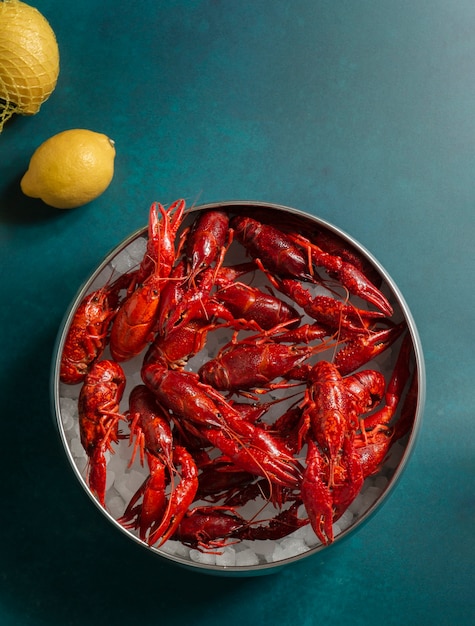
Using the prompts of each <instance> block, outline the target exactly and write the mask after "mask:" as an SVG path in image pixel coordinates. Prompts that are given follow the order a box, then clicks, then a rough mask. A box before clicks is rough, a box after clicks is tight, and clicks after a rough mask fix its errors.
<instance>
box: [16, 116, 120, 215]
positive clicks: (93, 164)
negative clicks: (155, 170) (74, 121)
mask: <svg viewBox="0 0 475 626" xmlns="http://www.w3.org/2000/svg"><path fill="white" fill-rule="evenodd" d="M114 158H115V148H114V142H113V141H112V140H111V139H109V137H107V136H106V135H103V134H101V133H96V132H94V131H92V130H84V129H82V128H76V129H72V130H65V131H63V132H61V133H58V134H57V135H53V137H50V138H49V139H47V140H46V141H45V142H44V143H42V144H41V145H40V146H39V148H37V149H36V150H35V152H34V153H33V156H32V157H31V160H30V164H29V166H28V170H27V171H26V173H25V174H24V176H23V178H22V179H21V183H20V186H21V189H22V191H23V193H24V194H25V195H27V196H30V197H31V198H41V200H43V202H45V203H46V204H48V205H50V206H52V207H55V208H56V209H73V208H75V207H78V206H82V205H83V204H87V203H88V202H91V200H94V199H95V198H97V197H98V196H100V195H101V194H102V193H103V192H104V191H105V190H106V189H107V187H108V186H109V184H110V182H111V180H112V177H113V176H114Z"/></svg>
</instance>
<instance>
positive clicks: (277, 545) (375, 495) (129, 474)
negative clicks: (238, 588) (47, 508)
mask: <svg viewBox="0 0 475 626" xmlns="http://www.w3.org/2000/svg"><path fill="white" fill-rule="evenodd" d="M218 208H219V209H223V210H226V211H229V212H230V213H232V214H235V213H239V212H248V211H255V212H258V211H262V210H264V211H271V212H272V215H273V216H274V217H275V224H276V225H277V224H279V223H282V222H283V223H286V224H289V223H295V225H296V226H297V227H298V228H299V229H300V230H301V231H302V232H303V233H304V234H307V235H310V234H311V233H312V232H314V231H315V229H318V230H320V231H323V232H327V233H330V234H331V235H334V236H336V237H338V238H340V239H341V240H342V241H343V242H344V243H345V245H346V246H347V247H349V248H352V249H353V250H355V251H356V252H357V253H359V254H360V255H361V256H362V257H364V258H365V260H366V262H367V263H368V264H369V266H370V268H371V270H372V271H373V272H375V273H376V275H377V276H378V277H379V280H380V281H381V290H382V291H383V293H384V294H385V295H386V297H387V298H388V299H389V301H390V302H391V304H392V306H393V308H394V315H393V316H392V319H393V320H394V321H395V322H400V321H401V320H405V321H406V323H407V327H408V333H409V335H410V339H411V343H412V354H411V366H412V368H413V370H414V376H415V377H416V378H417V389H418V391H417V394H418V395H417V401H416V404H415V409H414V415H413V425H412V428H411V429H410V430H409V432H408V434H407V435H406V436H405V437H404V438H402V439H400V440H399V441H398V442H396V444H394V445H393V446H392V447H391V449H390V452H389V454H388V456H387V458H386V460H385V461H384V464H383V466H382V467H381V470H380V471H379V473H378V474H377V475H375V476H372V477H370V478H367V479H366V482H365V485H364V487H363V490H362V492H361V493H360V495H359V496H358V497H357V498H356V500H355V501H354V502H353V504H352V505H351V506H350V509H349V511H348V515H347V517H346V519H345V521H344V522H341V523H337V526H336V527H335V541H334V543H333V544H331V545H335V544H336V543H339V542H340V541H342V540H343V539H345V538H346V537H348V536H349V535H350V534H351V533H353V532H355V531H356V530H357V529H358V528H360V527H361V526H362V524H364V523H366V522H367V521H368V520H369V519H370V518H371V516H372V515H373V514H374V513H375V512H376V511H377V510H378V509H379V508H380V507H381V506H382V504H383V503H384V502H386V500H387V498H388V496H389V495H390V493H391V492H392V491H393V489H394V488H395V486H396V484H397V483H398V481H399V479H400V477H401V474H402V472H403V470H404V468H405V467H406V465H407V462H408V460H409V457H410V454H411V452H412V450H413V448H414V445H415V442H416V437H417V434H418V432H419V429H420V424H421V420H422V414H423V409H424V402H425V389H426V385H425V369H424V359H423V354H422V347H421V342H420V339H419V335H418V332H417V329H416V325H415V323H414V320H413V317H412V315H411V312H410V310H409V307H408V306H407V304H406V302H405V300H404V298H403V296H402V294H401V292H400V291H399V289H398V287H397V285H396V284H395V283H394V281H393V280H392V279H391V277H390V276H389V274H388V273H387V272H386V270H385V269H384V268H383V267H382V266H381V264H380V263H379V262H378V261H377V260H376V259H375V258H374V257H373V256H372V254H371V253H370V252H368V251H367V250H366V249H365V248H364V247H363V246H362V245H361V244H359V243H358V242H357V241H355V240H354V239H353V238H352V237H350V236H349V235H347V234H346V233H344V232H343V231H341V230H340V229H338V228H336V227H335V226H333V225H332V224H330V223H328V222H326V221H324V220H321V219H319V218H316V217H313V216H311V215H308V214H306V213H303V212H301V211H299V210H296V209H293V208H289V207H285V206H280V205H275V204H267V203H261V202H249V201H245V202H241V201H239V202H223V203H214V204H207V205H202V206H197V207H194V208H192V209H190V210H189V215H187V217H186V219H185V221H184V224H183V228H184V227H186V226H187V225H189V224H190V223H191V220H193V219H194V218H195V217H196V215H197V213H198V212H199V211H206V210H209V209H218ZM146 238H147V227H144V228H142V229H140V230H138V231H137V232H135V233H133V234H131V235H130V236H129V237H127V238H126V239H125V240H124V241H122V242H121V243H120V244H119V245H118V246H117V247H116V248H115V249H114V250H112V251H111V252H110V253H109V254H108V255H107V256H106V258H105V259H104V260H103V261H102V262H101V263H100V264H99V266H98V267H97V269H96V270H95V271H94V272H93V273H92V275H91V276H90V277H89V278H88V279H87V281H86V282H85V283H84V285H83V286H82V287H81V288H80V289H79V291H78V293H77V295H76V297H75V298H74V300H73V302H72V303H71V305H70V307H69V309H68V311H67V313H66V315H65V317H64V320H63V322H62V325H61V328H60V330H59V334H58V338H57V345H56V348H55V353H54V360H53V366H52V376H51V397H52V407H53V413H54V418H55V422H56V425H57V428H58V432H59V436H60V438H61V442H62V445H63V447H64V451H65V453H66V456H67V458H68V460H69V463H70V465H71V468H72V470H73V472H74V474H75V475H76V478H77V480H78V481H79V483H80V485H81V486H82V488H83V489H84V490H85V491H86V493H87V494H88V495H89V496H90V498H91V500H92V502H93V504H94V505H95V506H97V507H98V508H99V510H100V511H101V513H102V514H103V515H104V516H105V517H106V518H107V519H108V520H109V522H110V523H111V525H112V526H114V527H115V528H116V529H117V530H119V531H120V532H123V533H125V535H126V536H127V537H128V538H129V539H131V540H132V541H134V542H136V543H137V544H138V545H139V546H141V547H142V548H143V549H146V550H148V551H150V552H152V553H154V554H156V555H157V557H160V558H162V559H165V560H167V561H169V562H171V563H174V564H177V565H180V566H185V567H187V568H189V569H192V570H194V571H197V572H203V573H208V574H215V575H234V576H255V575H261V574H268V573H271V572H276V571H278V570H280V569H281V568H282V567H284V566H286V565H289V564H291V563H295V562H297V561H299V560H301V559H304V558H309V557H311V556H313V555H315V554H316V553H318V552H320V551H321V550H323V549H328V548H329V547H331V546H325V545H323V544H322V543H320V542H319V541H318V539H317V538H316V536H315V535H314V534H313V531H312V530H311V528H310V526H307V527H304V528H302V529H299V530H298V531H296V532H295V533H294V534H293V535H291V536H289V537H287V538H284V539H281V540H279V541H277V542H274V541H271V540H266V541H254V542H252V541H241V542H240V543H239V544H237V545H236V544H233V545H232V546H228V547H225V548H224V549H223V550H222V551H221V552H222V554H218V555H215V554H214V555H213V554H207V553H202V552H200V551H198V550H195V549H192V548H190V547H187V546H184V545H182V544H180V543H179V542H177V541H173V540H169V541H168V542H167V543H165V544H164V546H163V547H161V548H155V547H150V546H148V545H147V544H146V543H145V542H143V541H141V540H140V539H139V538H138V536H137V534H136V532H135V531H131V530H127V529H125V528H124V527H123V526H122V525H121V524H120V523H119V522H118V521H117V518H118V517H120V515H121V514H122V513H123V509H124V506H125V505H126V499H127V495H129V496H130V493H133V492H134V491H135V489H136V488H137V487H138V486H139V483H140V482H141V480H142V479H143V476H145V475H146V474H143V475H142V474H141V473H140V472H141V471H143V472H146V471H145V470H141V468H140V467H139V468H137V466H135V469H134V468H132V469H131V470H129V469H128V468H127V463H126V460H124V459H122V460H120V456H119V455H113V457H111V458H110V460H109V461H108V471H109V469H110V473H112V474H114V475H115V476H116V481H115V482H116V483H117V484H118V483H119V481H118V479H117V475H118V474H120V472H123V476H122V477H121V478H120V480H121V481H122V482H124V483H125V482H127V481H129V483H128V484H127V487H124V486H121V488H120V489H121V491H120V490H119V491H118V490H117V487H116V484H115V483H114V485H113V487H112V488H111V489H109V491H108V500H107V508H103V507H102V506H101V505H100V504H99V502H98V501H97V499H96V498H95V497H94V495H92V493H91V491H90V489H89V487H88V484H87V480H86V477H85V467H86V457H85V453H84V451H83V450H82V448H81V446H80V442H79V435H78V432H79V428H78V420H77V398H78V395H79V390H80V385H75V386H69V385H64V384H63V383H61V382H60V378H59V371H60V362H61V355H62V351H63V347H64V342H65V339H66V335H67V332H68V328H69V326H70V324H71V320H72V318H73V315H74V313H75V311H76V309H77V307H78V305H79V303H80V302H81V301H82V299H83V298H84V296H85V295H86V294H88V293H89V292H91V291H93V290H94V289H97V288H98V287H100V286H102V285H104V284H105V283H106V282H107V281H108V280H110V277H111V275H112V274H113V273H114V272H115V273H117V272H124V271H127V270H128V269H131V268H132V266H134V264H135V265H136V264H137V263H138V262H140V259H141V255H142V254H143V251H144V248H145V244H146ZM131 252H132V255H131V254H130V253H131ZM235 254H236V253H235ZM240 255H241V256H240ZM242 260H245V259H244V252H240V253H238V254H237V256H235V257H234V262H239V261H242ZM398 346H399V343H396V344H394V346H393V347H391V348H390V349H388V350H387V351H386V352H385V353H383V355H380V356H379V357H377V358H376V359H374V360H373V361H372V362H371V364H370V365H369V366H368V367H373V366H374V367H376V368H377V369H380V370H381V371H382V372H383V373H385V374H386V375H387V377H389V375H390V373H391V371H392V368H393V367H394V364H395V360H396V358H397V352H398ZM142 357H143V355H142ZM126 367H127V370H126V371H127V376H128V383H127V388H126V393H125V394H124V399H123V401H122V405H121V410H124V411H125V410H126V408H127V398H128V393H129V392H130V389H131V388H132V387H133V386H134V385H135V384H138V383H139V382H140V376H139V373H138V372H139V369H140V360H137V359H134V360H133V361H132V362H131V363H130V364H128V365H126ZM289 393H290V392H289ZM124 445H126V444H124ZM121 463H122V467H120V465H121Z"/></svg>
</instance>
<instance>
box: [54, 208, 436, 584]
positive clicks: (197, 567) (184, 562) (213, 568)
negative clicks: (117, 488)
mask: <svg viewBox="0 0 475 626" xmlns="http://www.w3.org/2000/svg"><path fill="white" fill-rule="evenodd" d="M251 207H256V208H263V209H272V210H276V211H280V212H285V213H291V214H294V215H296V216H298V217H300V218H302V219H303V220H308V221H310V222H312V223H313V225H317V226H321V227H323V228H326V229H327V230H329V231H330V232H332V233H334V234H335V235H338V236H339V237H341V238H342V239H344V240H345V241H346V242H347V243H349V244H351V246H352V247H353V248H355V249H356V250H357V251H358V252H359V253H360V254H362V255H363V256H364V257H366V259H367V260H368V261H370V262H371V264H372V265H373V266H374V268H375V269H376V271H377V272H378V273H379V274H380V276H381V277H382V279H383V280H384V281H385V283H386V285H387V286H388V288H389V289H390V290H391V295H392V297H393V298H394V299H395V300H396V301H397V303H398V306H399V308H400V310H401V313H402V314H403V316H404V319H405V321H406V322H407V327H408V332H409V333H410V335H411V341H412V346H413V353H414V363H415V364H414V366H415V368H416V370H415V371H416V375H417V382H418V393H417V405H416V409H415V415H414V423H413V426H412V429H411V432H410V433H409V435H408V438H407V443H406V444H405V449H404V453H403V454H402V457H401V459H400V461H399V463H398V466H397V467H396V469H395V470H394V473H393V475H392V477H391V481H390V483H389V485H388V486H387V488H386V489H384V490H383V492H382V493H381V495H380V496H379V498H377V500H376V501H375V502H374V503H373V504H372V505H371V506H370V507H369V509H368V510H367V511H366V512H365V513H364V514H363V515H361V517H360V518H359V519H358V520H356V521H354V522H353V523H352V524H351V526H350V527H349V528H348V529H346V530H343V531H342V533H340V534H339V535H337V536H336V537H335V540H334V542H333V543H332V544H330V545H328V546H325V545H323V544H318V545H316V546H314V547H312V548H309V549H308V550H307V551H305V552H303V553H300V554H296V555H294V556H292V557H288V558H286V559H282V560H280V561H275V562H269V563H259V564H258V565H250V566H249V565H248V566H239V565H234V566H221V565H215V564H207V563H199V562H193V561H191V560H189V559H184V558H182V557H181V556H180V555H176V554H172V553H168V552H166V551H163V550H160V549H157V548H154V547H151V546H149V545H148V544H146V543H145V542H144V541H142V540H141V539H139V538H138V537H136V536H135V535H133V534H132V533H131V532H130V531H129V530H127V529H126V528H124V527H123V526H122V525H121V524H120V523H119V522H118V521H117V520H116V519H115V518H114V517H113V516H112V515H111V514H110V513H109V511H107V510H106V509H105V508H103V507H102V506H101V505H100V503H99V502H98V501H97V499H96V498H95V497H94V496H93V494H92V493H91V491H90V490H89V488H88V487H87V484H86V482H85V480H84V478H83V476H82V474H81V472H80V471H79V469H78V467H77V465H76V463H75V461H74V459H73V456H72V453H71V450H70V447H69V444H68V442H67V439H66V435H65V431H64V427H63V423H62V420H61V408H60V394H59V388H60V387H59V386H60V381H59V368H60V362H61V354H62V349H63V346H64V341H65V338H66V333H67V329H68V327H69V324H70V322H71V320H72V317H73V315H74V312H75V310H76V308H77V306H78V304H79V302H80V301H81V300H82V298H83V297H84V296H85V295H86V294H87V292H88V290H89V289H90V288H91V285H92V284H93V283H94V281H95V280H96V279H97V277H98V276H99V275H100V274H101V272H102V271H103V270H104V269H105V268H106V267H107V265H109V263H110V262H111V260H112V259H113V258H114V257H115V256H116V255H118V254H119V253H120V252H121V251H122V250H123V249H124V248H126V247H127V246H128V245H129V244H130V243H131V242H132V241H134V240H135V239H137V238H139V237H144V236H146V235H147V231H148V226H143V227H140V228H138V229H136V230H135V231H133V232H132V233H130V234H129V235H128V236H127V237H125V238H124V239H123V240H122V241H120V242H119V243H118V244H117V245H116V246H114V247H113V248H112V249H111V250H110V251H109V252H108V253H107V254H106V255H105V256H104V258H103V259H102V261H101V262H100V263H99V265H97V266H96V268H95V269H94V271H93V272H92V273H91V274H89V275H88V277H87V278H86V279H85V280H84V281H83V282H82V284H81V285H80V287H79V289H78V290H77V292H76V294H75V295H74V297H73V299H72V300H71V302H70V304H69V306H68V307H67V309H66V312H65V314H64V316H63V319H62V321H61V323H60V326H59V329H58V332H57V336H56V339H55V343H54V349H53V358H52V365H51V374H50V401H51V409H52V416H53V420H54V422H55V425H56V430H57V432H58V434H59V438H60V441H61V443H62V447H63V450H64V452H65V454H66V456H67V458H68V461H69V464H70V466H71V468H72V470H73V472H74V474H75V475H76V478H77V479H78V481H79V483H80V484H81V486H82V487H83V489H84V490H85V492H86V494H87V495H88V497H89V498H90V499H91V500H92V502H93V503H94V505H95V506H96V507H97V508H98V509H99V510H100V512H101V513H102V515H104V516H105V517H106V518H108V520H109V521H110V522H112V523H113V525H114V526H115V527H116V528H118V529H119V530H120V531H121V532H122V533H123V534H124V535H125V536H126V537H127V538H128V539H132V540H134V541H135V542H136V543H137V544H138V545H139V546H141V547H143V548H145V549H146V550H147V552H152V553H153V554H154V555H157V556H159V557H160V558H161V559H163V560H165V561H166V562H169V563H173V564H175V565H178V566H180V567H185V568H186V569H188V570H192V571H197V572H199V573H208V574H213V575H220V576H221V575H234V576H235V575H241V576H258V575H261V574H267V573H273V572H277V571H280V570H281V569H282V568H283V567H285V566H287V565H289V564H292V563H296V562H298V561H300V560H302V559H304V558H308V557H309V556H313V555H315V554H317V553H319V552H321V551H322V550H325V549H328V548H331V547H333V546H335V545H338V544H340V543H341V542H342V541H345V540H347V539H349V538H350V537H352V536H353V534H354V532H355V531H356V530H357V529H359V528H360V527H361V526H362V525H364V524H366V523H368V522H369V521H370V520H371V518H372V517H373V515H374V514H375V513H376V511H378V510H380V508H381V506H382V505H383V504H384V503H386V502H387V500H388V498H389V497H390V495H391V494H392V493H393V492H394V488H395V487H396V485H397V484H398V483H399V481H400V478H401V475H402V473H403V472H404V470H405V469H406V466H407V463H408V461H409V458H410V456H411V455H412V452H413V450H414V447H415V445H416V442H417V440H418V438H419V434H420V430H421V423H422V418H423V413H424V408H425V400H426V370H425V361H424V355H423V349H422V343H421V339H420V336H419V333H418V330H417V327H416V323H415V320H414V317H413V315H412V313H411V311H410V309H409V306H408V304H407V302H406V300H405V298H404V296H403V294H402V292H401V290H400V289H399V287H398V286H397V284H396V283H395V281H394V280H393V279H392V277H391V276H390V274H389V273H388V272H387V270H386V269H385V267H383V265H382V264H381V263H380V262H379V261H378V259H376V257H375V256H374V255H373V254H372V253H371V252H370V251H369V250H368V249H367V248H366V247H365V246H364V245H362V244H361V243H360V242H359V241H357V240H356V239H354V238H353V237H352V236H351V235H349V234H348V233H347V232H346V231H344V230H343V229H341V228H339V227H337V226H335V225H334V224H332V223H331V222H328V221H327V220H325V219H322V218H320V217H318V216H315V215H313V214H311V213H308V212H305V211H303V210H301V209H296V208H293V207H289V206H286V205H281V204H275V203H270V202H263V201H253V200H233V201H231V200H227V201H222V202H212V203H205V204H200V205H194V206H192V207H190V208H187V209H186V215H188V214H192V213H195V212H198V211H205V210H206V211H207V210H216V209H225V210H228V211H231V210H232V209H233V208H235V209H244V208H251ZM185 217H186V216H185Z"/></svg>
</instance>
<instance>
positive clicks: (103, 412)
mask: <svg viewBox="0 0 475 626" xmlns="http://www.w3.org/2000/svg"><path fill="white" fill-rule="evenodd" d="M124 389H125V374H124V372H123V370H122V368H121V366H120V365H119V364H118V363H116V362H115V361H109V360H103V361H96V362H95V363H94V365H93V366H92V367H91V369H90V370H89V372H88V373H87V374H86V376H85V379H84V383H83V386H82V387H81V391H80V393H79V400H78V409H79V431H80V436H81V444H82V446H83V448H84V450H85V451H86V454H87V456H88V459H89V469H88V482H89V487H90V489H91V491H92V493H93V494H94V495H95V496H96V497H97V499H98V500H99V502H100V503H101V504H102V506H105V493H106V472H107V467H106V459H105V456H104V455H105V452H106V451H107V450H109V451H112V452H113V447H112V444H113V443H117V442H118V441H119V429H118V424H119V420H120V419H121V417H122V416H121V415H120V413H119V404H120V401H121V399H122V395H123V393H124Z"/></svg>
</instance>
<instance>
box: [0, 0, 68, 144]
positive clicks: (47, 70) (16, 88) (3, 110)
mask: <svg viewBox="0 0 475 626" xmlns="http://www.w3.org/2000/svg"><path fill="white" fill-rule="evenodd" d="M58 74H59V50H58V44H57V41H56V36H55V34H54V32H53V30H52V28H51V26H50V25H49V23H48V21H47V20H46V18H45V17H44V16H43V15H42V14H41V13H40V12H39V11H38V10H37V9H35V8H34V7H32V6H30V5H28V4H25V3H24V2H20V1H19V0H0V132H1V131H2V129H3V126H4V124H5V122H6V121H7V120H8V119H9V118H10V117H12V115H13V114H15V113H17V114H21V115H34V114H35V113H37V112H38V111H39V109H40V107H41V105H42V104H43V102H45V100H47V99H48V98H49V96H50V95H51V93H52V92H53V90H54V88H55V87H56V82H57V79H58Z"/></svg>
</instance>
